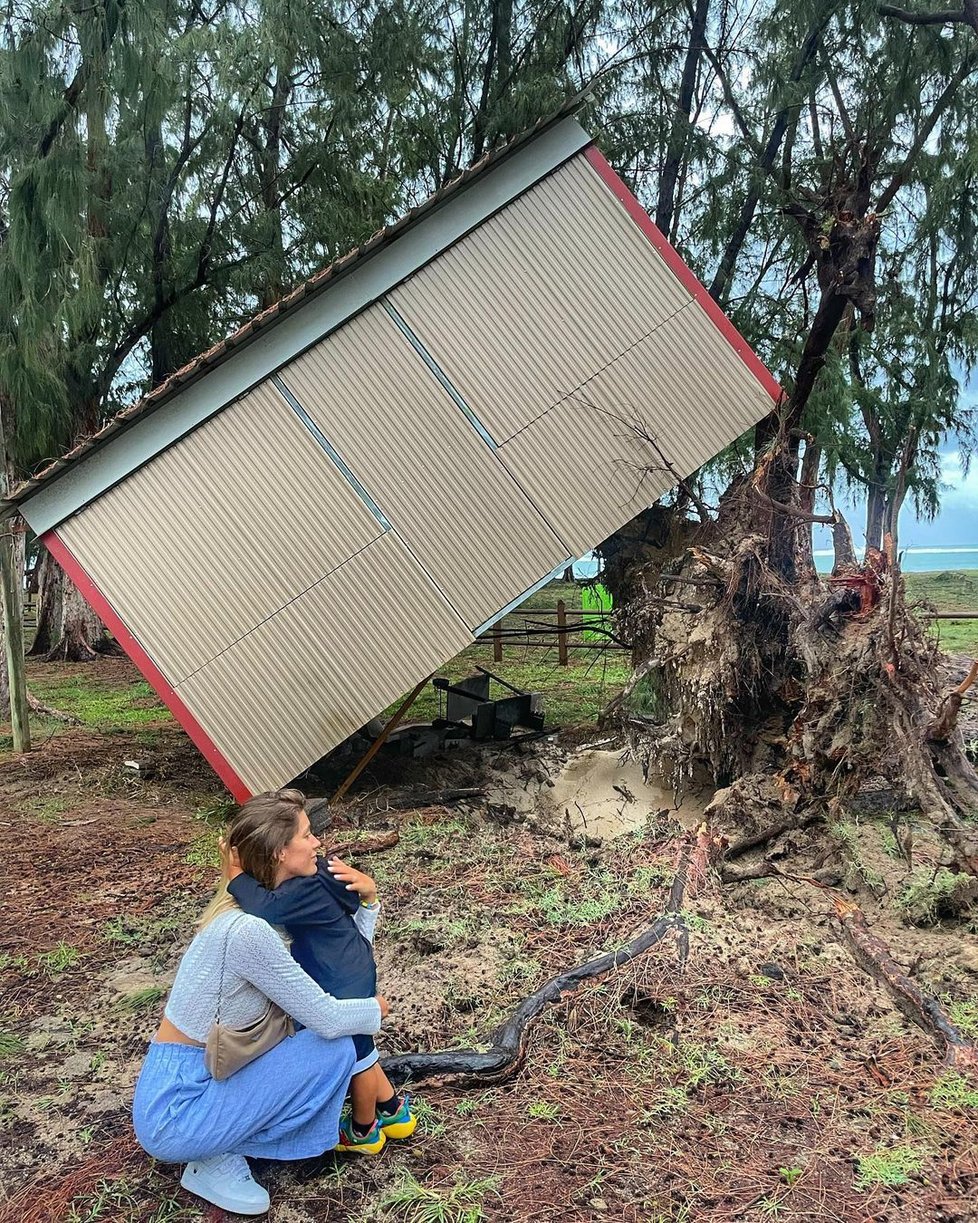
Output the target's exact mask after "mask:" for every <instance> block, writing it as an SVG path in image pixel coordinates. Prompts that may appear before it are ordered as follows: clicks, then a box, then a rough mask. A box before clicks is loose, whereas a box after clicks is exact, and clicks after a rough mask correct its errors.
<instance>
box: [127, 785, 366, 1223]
mask: <svg viewBox="0 0 978 1223" xmlns="http://www.w3.org/2000/svg"><path fill="white" fill-rule="evenodd" d="M318 845H319V842H318V841H317V840H316V838H315V837H314V836H313V834H312V831H311V829H310V828H309V820H308V817H307V816H306V815H305V813H300V814H299V816H298V818H297V816H296V808H295V804H294V803H291V804H290V803H286V802H283V801H282V800H281V799H280V798H279V796H278V794H276V793H272V794H260V795H257V796H256V797H255V798H252V799H249V800H248V802H246V803H245V804H244V805H243V806H242V808H241V810H240V812H239V813H238V815H237V816H236V817H235V819H234V822H233V824H232V826H231V830H230V832H229V834H228V841H227V843H226V844H225V845H222V852H223V855H224V858H225V861H224V866H225V878H226V876H227V867H228V855H229V854H230V852H231V851H232V850H237V853H238V857H239V859H240V862H241V865H242V866H243V867H244V869H245V870H246V871H247V872H248V873H249V874H250V875H253V876H254V877H255V878H256V879H259V880H262V881H265V882H266V886H267V887H277V886H278V885H279V884H280V883H284V881H285V880H286V879H292V878H295V877H297V876H299V875H306V874H310V873H313V872H315V870H316V849H317V847H318ZM270 1003H274V1004H276V1005H277V1007H279V1008H281V1011H284V1012H285V1014H286V1015H287V1016H291V1017H292V1018H293V1019H294V1020H296V1021H297V1024H301V1025H303V1026H302V1030H301V1031H299V1032H296V1034H295V1035H292V1036H285V1037H284V1038H283V1039H281V1040H280V1041H279V1043H277V1044H274V1045H273V1047H271V1048H268V1050H267V1051H266V1052H264V1053H262V1054H261V1055H260V1056H258V1057H257V1058H255V1059H254V1060H253V1061H249V1062H247V1064H245V1065H242V1066H241V1067H240V1069H236V1070H235V1071H234V1072H233V1073H231V1074H230V1075H229V1077H220V1075H221V1074H222V1073H223V1070H220V1069H218V1068H217V1066H216V1065H215V1050H214V1048H213V1037H214V1031H215V1025H218V1028H217V1031H218V1032H219V1033H220V1032H222V1031H227V1030H230V1033H231V1036H232V1037H233V1038H234V1042H235V1043H236V1045H237V1046H238V1047H240V1043H241V1034H242V1031H243V1030H245V1029H249V1028H252V1026H253V1025H257V1031H258V1032H264V1033H265V1037H264V1038H263V1041H264V1043H267V1034H268V1031H269V1029H268V1027H267V1026H264V1027H263V1020H266V1021H267V1017H268V1015H269V1013H271V1014H275V1013H276V1012H275V1011H274V1008H273V1009H272V1011H271V1012H270V1010H269V1004H270ZM386 1013H387V1005H386V1003H385V1002H384V1000H383V999H382V998H379V997H378V998H354V999H348V1000H339V999H336V998H333V997H331V996H330V995H329V994H326V993H324V992H323V990H321V989H320V988H319V986H318V985H316V983H315V982H314V981H313V980H312V979H311V978H310V977H308V976H307V975H306V974H305V973H304V972H303V970H302V969H301V968H300V967H299V965H298V964H297V963H296V962H295V960H293V959H292V957H291V956H290V955H289V952H288V950H287V949H286V947H285V944H284V943H283V941H282V939H281V937H280V936H279V935H278V934H277V933H276V931H275V930H274V929H273V928H272V927H271V926H270V925H268V924H267V922H265V921H263V920H262V919H261V918H259V917H252V916H250V915H248V914H246V913H244V912H242V911H241V910H240V909H239V908H238V907H237V905H236V904H235V903H234V900H233V899H232V898H231V896H230V895H229V894H228V891H227V885H226V882H225V883H224V884H222V886H221V887H220V888H219V890H218V892H217V894H216V895H215V897H214V899H213V900H212V901H211V903H210V905H208V907H207V909H206V910H205V912H204V914H203V916H202V918H201V921H200V925H199V928H198V931H197V934H196V936H195V938H194V940H193V942H192V943H191V944H190V946H189V948H188V949H187V951H186V952H185V953H184V956H183V959H182V960H181V961H180V966H179V968H178V970H177V975H176V980H175V981H174V984H173V990H172V992H171V993H170V997H169V999H168V1001H167V1004H166V1008H165V1012H164V1015H165V1017H164V1019H163V1022H162V1023H161V1024H160V1027H159V1031H158V1032H157V1033H156V1037H155V1039H154V1040H153V1043H152V1044H151V1045H150V1047H149V1051H148V1053H147V1055H146V1060H145V1062H144V1063H143V1067H142V1070H141V1072H140V1075H139V1081H138V1082H137V1084H136V1095H135V1099H134V1101H133V1125H134V1128H135V1131H136V1137H137V1138H138V1140H139V1143H140V1145H141V1146H142V1147H143V1149H144V1150H145V1151H146V1152H147V1153H148V1154H149V1155H152V1156H154V1157H155V1158H156V1159H160V1160H165V1161H167V1162H172V1163H186V1165H187V1167H186V1169H185V1170H184V1173H183V1177H182V1179H181V1181H180V1183H181V1185H183V1187H184V1188H185V1189H189V1190H190V1191H191V1192H192V1193H195V1194H197V1195H198V1196H199V1197H202V1198H204V1199H205V1200H206V1201H208V1202H211V1203H213V1204H214V1205H215V1206H219V1207H220V1208H221V1209H223V1210H227V1211H231V1212H233V1213H237V1214H245V1215H257V1214H264V1212H265V1211H267V1210H268V1208H269V1197H268V1193H267V1192H266V1191H265V1189H264V1188H262V1186H261V1185H259V1184H258V1183H257V1182H256V1181H255V1180H254V1179H253V1177H252V1175H251V1170H250V1168H249V1166H248V1163H247V1159H246V1157H249V1156H250V1157H252V1158H260V1159H282V1160H287V1159H305V1158H308V1157H310V1156H315V1155H321V1154H322V1153H323V1152H324V1151H326V1150H329V1149H330V1148H332V1147H333V1146H334V1145H335V1143H336V1140H337V1133H338V1129H339V1116H340V1108H341V1106H342V1104H343V1100H344V1097H345V1095H346V1091H347V1087H348V1084H349V1081H350V1072H351V1070H352V1068H353V1064H354V1048H353V1041H352V1040H351V1039H350V1037H352V1036H355V1035H373V1034H375V1033H376V1032H377V1031H378V1030H379V1029H380V1024H381V1020H382V1018H383V1017H384V1016H385V1015H386ZM280 1018H281V1017H280ZM276 1034H277V1033H276ZM209 1036H211V1037H212V1048H211V1050H210V1051H209V1052H208V1053H207V1055H206V1057H205V1045H206V1043H207V1041H208V1037H209ZM273 1039H274V1037H273ZM245 1056H247V1054H245ZM239 1060H240V1059H239ZM208 1064H209V1065H211V1066H212V1067H213V1068H214V1070H215V1073H217V1074H218V1075H219V1077H217V1078H215V1077H214V1075H213V1074H212V1073H211V1071H210V1070H209V1069H208Z"/></svg>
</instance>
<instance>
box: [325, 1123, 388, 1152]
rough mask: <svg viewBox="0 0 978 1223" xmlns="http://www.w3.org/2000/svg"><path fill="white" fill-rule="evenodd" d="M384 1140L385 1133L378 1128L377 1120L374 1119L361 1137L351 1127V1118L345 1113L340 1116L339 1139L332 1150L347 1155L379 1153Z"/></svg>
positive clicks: (382, 1147)
mask: <svg viewBox="0 0 978 1223" xmlns="http://www.w3.org/2000/svg"><path fill="white" fill-rule="evenodd" d="M386 1141H387V1135H386V1134H385V1133H384V1131H383V1130H382V1129H381V1128H380V1122H379V1121H375V1122H374V1123H373V1125H372V1126H371V1127H370V1129H369V1130H368V1131H367V1133H366V1134H364V1135H363V1137H362V1138H361V1137H360V1135H359V1134H358V1133H357V1132H356V1130H354V1128H353V1118H352V1117H351V1116H349V1115H347V1116H346V1117H341V1118H340V1140H339V1142H338V1143H337V1144H336V1146H335V1147H333V1150H334V1151H343V1152H345V1153H346V1154H348V1155H379V1154H380V1152H381V1151H382V1150H383V1149H384V1143H385V1142H386Z"/></svg>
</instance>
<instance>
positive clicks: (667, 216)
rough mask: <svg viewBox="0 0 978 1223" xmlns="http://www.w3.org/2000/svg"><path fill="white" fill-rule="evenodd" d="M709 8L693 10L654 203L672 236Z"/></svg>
mask: <svg viewBox="0 0 978 1223" xmlns="http://www.w3.org/2000/svg"><path fill="white" fill-rule="evenodd" d="M709 8H710V0H696V6H695V8H694V10H693V24H692V28H691V30H690V35H689V48H688V49H687V51H686V59H685V61H684V63H683V72H682V78H681V80H680V83H679V96H678V97H677V99H676V109H675V113H674V114H673V119H672V130H671V131H670V133H669V148H668V151H667V152H666V160H665V163H664V164H663V167H662V174H661V175H660V176H659V194H658V199H657V200H656V205H655V223H656V225H657V226H658V227H659V229H660V230H661V231H662V233H664V234H665V236H666V237H667V238H668V237H670V236H671V233H672V226H673V219H674V217H675V210H676V184H677V183H678V181H679V171H680V168H681V166H682V163H683V155H684V153H685V151H686V144H687V141H688V140H689V131H690V126H691V123H690V115H691V113H692V109H693V93H694V90H695V88H696V76H697V73H698V71H699V63H700V58H701V56H702V54H703V49H704V36H705V34H706V18H707V13H708V12H709Z"/></svg>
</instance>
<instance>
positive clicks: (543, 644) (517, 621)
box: [24, 590, 978, 667]
mask: <svg viewBox="0 0 978 1223" xmlns="http://www.w3.org/2000/svg"><path fill="white" fill-rule="evenodd" d="M927 619H930V620H978V612H971V611H969V612H930V613H928V614H927ZM24 628H28V629H34V628H37V594H36V592H34V591H31V590H28V591H26V592H25V594H24ZM585 633H587V634H589V636H588V637H584V636H583V634H585ZM479 641H482V642H485V641H491V642H492V657H493V660H494V661H495V662H502V661H503V657H504V652H505V650H506V647H507V646H509V647H510V648H511V649H519V650H520V651H521V652H522V651H523V650H551V651H553V650H556V651H557V662H558V664H559V665H560V666H562V667H566V666H568V665H569V663H570V652H571V650H587V651H589V652H591V653H594V652H598V653H600V652H601V651H602V650H619V651H626V652H627V651H629V650H631V646H630V645H629V644H628V642H626V641H622V640H621V639H620V638H619V637H617V636H616V635H615V631H614V627H613V625H612V620H611V615H610V614H609V612H607V611H605V610H601V609H583V610H582V609H581V608H574V609H572V610H571V611H568V609H567V604H566V603H565V602H564V600H563V599H560V600H558V603H557V606H556V607H541V608H533V609H531V610H526V611H519V610H518V611H514V612H510V613H509V614H508V615H507V616H504V617H503V618H502V620H497V621H496V623H495V624H494V625H493V626H492V628H490V629H487V630H486V632H484V633H483V634H482V636H481V637H480V638H479Z"/></svg>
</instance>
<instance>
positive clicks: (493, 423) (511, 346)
mask: <svg viewBox="0 0 978 1223" xmlns="http://www.w3.org/2000/svg"><path fill="white" fill-rule="evenodd" d="M390 298H391V301H392V302H393V304H394V305H395V306H396V308H397V309H398V311H400V313H401V314H402V315H403V316H404V318H405V319H406V320H407V322H408V323H409V324H410V325H411V328H412V329H413V330H414V331H415V332H416V334H417V335H418V337H419V338H420V339H421V340H422V342H423V343H424V344H425V346H426V347H427V348H429V350H430V351H431V353H432V355H433V356H434V357H435V359H436V360H437V362H438V364H439V365H440V366H441V367H442V369H443V370H444V371H445V373H446V375H447V376H448V378H449V379H450V380H451V381H452V383H453V384H454V385H455V386H456V387H457V388H458V390H459V392H460V393H461V395H462V396H463V397H464V398H465V400H466V402H467V403H468V404H469V405H470V407H472V409H473V410H474V411H475V413H476V415H477V416H478V417H479V419H480V420H481V421H482V423H483V424H484V425H485V426H486V428H487V429H488V430H489V432H490V433H491V434H492V436H493V437H494V438H495V440H496V441H497V442H500V443H501V442H504V441H505V440H506V439H507V438H509V437H511V436H512V435H513V434H514V433H515V432H516V431H517V430H518V429H521V428H523V427H524V426H525V425H527V424H529V423H530V421H532V420H535V419H536V418H537V417H538V416H540V415H542V414H543V413H544V412H545V411H547V409H548V408H550V407H552V405H553V404H555V403H556V402H557V401H558V400H559V399H561V398H563V396H565V395H567V394H568V393H569V392H571V391H572V390H573V389H574V388H575V387H577V386H579V385H580V384H581V383H582V382H584V381H585V379H587V378H590V377H592V376H593V375H594V373H595V371H596V370H599V369H601V368H602V367H603V366H604V365H606V364H607V363H608V362H609V361H611V360H613V359H614V358H615V357H616V356H618V355H619V354H620V353H622V352H624V351H625V350H627V349H628V348H629V347H630V346H631V345H632V344H634V343H635V342H636V341H637V340H639V339H641V338H642V337H643V336H645V335H647V334H648V333H649V332H650V331H651V330H653V329H654V328H655V327H658V326H659V325H660V324H661V323H662V322H663V321H664V320H665V319H667V318H669V317H670V316H671V315H672V314H674V313H675V312H676V311H677V310H681V309H682V308H683V307H684V306H686V305H687V304H688V303H689V302H690V301H691V300H692V297H691V295H690V294H689V293H688V292H687V290H686V289H685V288H684V287H683V285H681V284H680V283H679V281H678V280H677V279H676V277H675V276H673V275H672V273H671V272H670V271H669V269H668V268H667V267H666V265H665V263H664V262H663V260H662V258H661V257H660V255H659V254H658V252H657V251H656V250H655V249H654V248H653V247H652V246H651V245H650V244H649V242H648V241H647V240H646V238H645V237H644V236H643V234H642V233H641V231H640V230H639V229H638V227H637V226H636V225H635V223H634V222H633V221H632V220H631V218H630V217H629V216H628V214H627V213H626V212H625V210H624V209H623V208H622V207H621V205H620V204H619V203H618V202H617V201H616V200H615V199H614V198H613V197H612V195H611V193H610V192H609V191H608V189H607V187H605V185H604V183H602V182H601V180H600V178H599V177H598V175H597V174H596V173H595V171H594V170H593V169H592V167H591V166H590V165H589V164H588V162H587V161H586V160H585V158H584V156H583V155H580V156H578V157H575V158H574V159H573V160H572V161H570V162H569V163H568V164H567V165H565V166H564V167H562V168H561V169H560V170H557V171H556V172H555V173H554V174H552V175H551V176H550V177H549V178H547V179H545V180H544V181H543V182H542V183H539V184H538V185H537V186H536V187H534V188H533V190H532V191H529V192H527V194H526V195H524V196H521V197H520V199H518V200H516V201H515V202H514V203H512V204H510V205H509V206H508V207H507V208H505V209H504V210H503V211H502V212H501V213H497V215H496V216H495V217H493V218H492V219H491V220H490V221H487V222H486V223H485V224H484V225H481V226H480V227H479V228H478V229H477V230H475V231H474V232H473V233H471V234H469V235H468V237H466V238H464V239H463V240H462V241H461V242H459V243H457V245H455V246H454V247H453V248H452V249H451V250H449V251H446V252H445V254H444V255H442V256H440V258H438V259H436V260H435V261H434V263H431V264H429V265H428V266H427V267H426V268H423V269H422V270H421V271H420V272H418V273H417V274H416V275H414V276H412V277H411V278H410V280H408V281H406V282H405V283H404V284H403V285H401V286H400V287H399V288H397V289H395V290H394V291H393V292H392V293H391V294H390Z"/></svg>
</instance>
